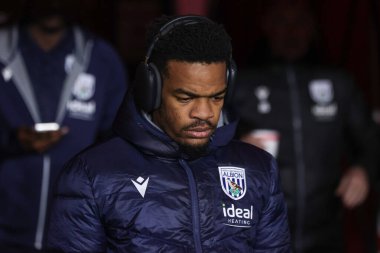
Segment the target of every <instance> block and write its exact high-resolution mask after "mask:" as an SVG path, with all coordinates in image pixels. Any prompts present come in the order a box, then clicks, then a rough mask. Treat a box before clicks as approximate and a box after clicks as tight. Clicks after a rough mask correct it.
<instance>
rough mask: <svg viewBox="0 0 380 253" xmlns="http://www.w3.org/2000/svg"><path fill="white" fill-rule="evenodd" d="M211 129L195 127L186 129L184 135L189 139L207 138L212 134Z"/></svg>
mask: <svg viewBox="0 0 380 253" xmlns="http://www.w3.org/2000/svg"><path fill="white" fill-rule="evenodd" d="M212 130H213V129H212V128H210V127H196V128H191V129H186V130H185V132H186V134H187V135H188V136H189V137H191V138H200V139H202V138H207V137H209V136H210V135H211V133H212Z"/></svg>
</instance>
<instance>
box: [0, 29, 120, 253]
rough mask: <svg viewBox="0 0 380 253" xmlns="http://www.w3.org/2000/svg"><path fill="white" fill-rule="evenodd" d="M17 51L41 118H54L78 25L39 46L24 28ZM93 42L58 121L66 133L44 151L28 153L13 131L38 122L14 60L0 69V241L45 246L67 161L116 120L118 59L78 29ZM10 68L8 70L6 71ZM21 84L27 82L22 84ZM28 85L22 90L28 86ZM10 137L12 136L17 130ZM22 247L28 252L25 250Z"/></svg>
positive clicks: (0, 243)
mask: <svg viewBox="0 0 380 253" xmlns="http://www.w3.org/2000/svg"><path fill="white" fill-rule="evenodd" d="M19 31H21V34H19V36H18V38H19V42H18V43H17V46H18V49H17V52H18V53H19V54H20V55H21V56H22V57H23V58H24V64H25V69H26V72H27V73H28V76H29V79H30V83H31V84H32V85H31V86H32V92H27V93H26V94H27V95H26V97H28V96H29V97H30V96H33V97H34V99H35V101H36V102H37V103H36V104H37V106H36V107H37V108H38V109H39V110H38V111H39V116H40V118H39V120H40V121H41V122H51V121H55V120H56V118H55V116H56V114H57V110H59V107H60V104H59V103H60V102H62V101H61V100H60V98H61V96H62V94H63V93H64V92H66V91H67V90H66V91H65V87H66V86H65V85H64V81H65V79H66V77H67V76H68V73H69V72H70V71H72V70H73V66H74V64H75V63H74V62H75V61H76V60H78V59H77V58H76V57H77V56H76V52H75V50H77V48H75V45H76V44H75V42H74V39H75V38H74V32H73V31H74V28H73V29H71V28H70V29H69V31H68V32H67V33H66V36H65V37H64V38H63V39H62V41H61V42H60V43H59V45H58V46H57V47H56V48H54V49H53V50H51V51H49V52H44V51H42V50H41V49H39V48H38V47H37V46H36V45H35V44H34V42H33V41H32V40H31V39H30V38H29V35H28V34H27V33H26V31H23V30H22V29H20V30H19ZM81 34H82V35H83V37H84V39H85V40H84V42H85V43H86V45H87V44H89V43H91V45H92V46H91V47H89V48H90V49H89V52H90V53H89V57H88V58H87V60H88V62H87V64H86V67H85V68H84V69H83V70H82V71H81V72H80V73H78V76H77V77H76V79H75V82H73V85H72V87H71V88H70V89H69V90H68V96H67V98H68V99H67V100H66V101H65V104H64V105H63V107H62V106H61V109H63V113H62V118H61V120H60V122H59V123H60V125H62V126H67V127H68V128H69V133H68V134H67V135H65V136H64V137H63V138H62V139H61V140H60V142H59V143H57V144H56V145H55V146H54V147H53V148H51V149H50V150H49V151H47V152H46V153H44V154H37V153H26V152H25V151H23V150H22V149H21V148H20V147H19V145H18V144H17V140H16V139H15V138H14V136H13V134H12V133H13V132H14V130H15V129H17V128H19V127H21V126H31V127H32V126H33V125H34V124H35V123H37V122H36V119H35V118H33V115H32V114H31V110H30V107H29V106H30V104H28V101H27V100H26V99H25V94H24V96H23V95H22V92H21V91H22V90H23V88H20V87H19V86H17V85H16V81H15V80H16V78H17V76H16V75H17V73H16V72H14V73H12V75H9V68H8V65H11V63H9V62H1V63H0V70H3V72H0V73H2V75H1V74H0V203H1V207H0V248H1V247H4V246H6V247H9V246H17V247H25V248H35V249H43V248H44V242H45V241H46V240H45V237H46V236H45V233H46V230H45V227H46V224H47V221H48V218H47V217H48V214H49V205H50V199H51V197H52V195H51V189H52V188H53V187H54V183H55V181H56V178H57V176H58V174H59V172H60V170H61V168H62V167H63V164H64V163H65V162H66V161H67V160H68V159H69V158H70V157H72V156H73V155H74V154H75V153H77V152H79V151H80V150H81V149H83V148H84V147H86V146H88V145H90V144H92V143H93V142H94V141H95V139H96V137H97V136H98V135H99V134H101V133H103V132H106V131H110V130H111V125H112V122H113V119H114V116H115V114H116V111H117V108H118V107H119V105H120V103H121V101H122V98H123V95H124V93H125V90H126V76H125V71H124V67H123V65H122V63H121V62H120V59H119V58H118V56H117V55H116V53H115V52H114V50H113V49H112V48H111V47H110V46H109V45H108V44H107V43H106V42H105V41H103V40H100V39H98V38H95V37H94V36H92V35H90V34H87V33H84V32H81ZM6 71H8V74H6V73H7V72H6ZM22 85H24V84H22ZM24 91H25V90H24ZM12 137H13V138H12ZM21 252H23V251H22V250H21Z"/></svg>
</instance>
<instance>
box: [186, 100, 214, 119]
mask: <svg viewBox="0 0 380 253" xmlns="http://www.w3.org/2000/svg"><path fill="white" fill-rule="evenodd" d="M190 116H191V117H192V118H197V119H201V120H208V119H210V118H212V117H214V111H213V106H212V101H210V99H207V98H201V99H199V100H198V101H196V103H195V104H194V107H193V108H192V110H191V115H190Z"/></svg>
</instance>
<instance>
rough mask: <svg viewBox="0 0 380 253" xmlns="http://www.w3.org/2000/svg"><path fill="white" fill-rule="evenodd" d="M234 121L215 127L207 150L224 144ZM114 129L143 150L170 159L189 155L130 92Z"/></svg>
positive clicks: (229, 136) (231, 134)
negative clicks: (182, 150)
mask: <svg viewBox="0 0 380 253" xmlns="http://www.w3.org/2000/svg"><path fill="white" fill-rule="evenodd" d="M236 124H237V122H236V121H234V122H233V123H228V124H225V125H223V126H220V127H218V128H217V129H216V131H215V132H214V134H213V136H212V137H211V141H210V144H209V147H208V153H210V152H212V151H214V150H215V149H217V148H218V147H221V146H225V145H227V144H228V143H229V142H230V140H231V139H232V138H233V136H234V134H235V129H236ZM113 130H114V131H115V133H116V134H117V135H118V136H120V137H121V138H123V139H124V140H126V141H128V142H130V143H131V144H132V145H134V146H136V147H137V148H139V149H140V150H141V151H142V152H143V153H145V154H148V155H153V156H158V157H162V158H169V159H186V160H188V159H190V158H189V157H188V155H187V154H185V153H182V152H181V151H180V148H179V145H178V144H177V143H176V142H175V141H174V140H173V139H171V138H170V137H169V136H168V135H167V134H166V133H165V132H163V131H162V130H161V129H159V128H158V127H157V126H156V125H154V124H153V123H152V122H151V121H150V120H148V119H147V118H146V117H145V116H144V115H143V114H142V113H141V112H140V111H139V110H138V108H136V106H135V103H134V101H133V99H132V98H131V95H128V94H127V96H126V97H125V98H124V101H123V103H122V105H121V106H120V108H119V111H118V114H117V116H116V119H115V122H114V125H113Z"/></svg>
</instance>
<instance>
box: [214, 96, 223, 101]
mask: <svg viewBox="0 0 380 253" xmlns="http://www.w3.org/2000/svg"><path fill="white" fill-rule="evenodd" d="M212 99H213V100H214V101H222V100H223V99H224V96H215V97H212Z"/></svg>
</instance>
